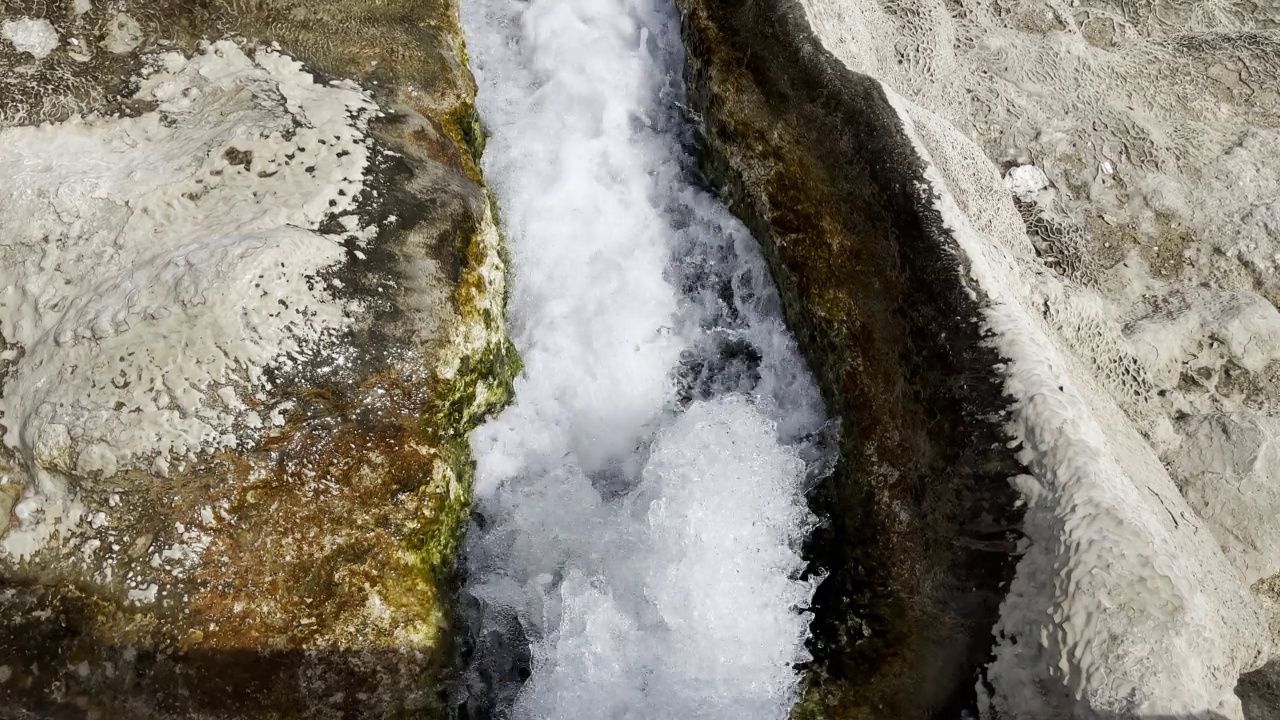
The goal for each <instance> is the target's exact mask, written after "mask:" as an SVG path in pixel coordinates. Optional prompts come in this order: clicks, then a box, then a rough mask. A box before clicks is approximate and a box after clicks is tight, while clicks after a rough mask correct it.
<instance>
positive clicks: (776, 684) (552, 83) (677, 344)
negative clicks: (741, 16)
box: [462, 0, 833, 720]
mask: <svg viewBox="0 0 1280 720" xmlns="http://www.w3.org/2000/svg"><path fill="white" fill-rule="evenodd" d="M462 5H463V7H462V14H463V24H464V27H465V30H466V34H467V39H468V48H469V52H470V55H471V60H472V63H473V70H474V72H475V74H476V78H477V82H478V83H479V86H480V94H479V100H478V102H479V107H480V113H481V117H482V119H483V121H484V124H485V126H486V131H487V132H488V134H489V141H488V145H487V149H486V152H485V161H484V162H485V171H486V174H487V177H488V180H489V182H490V184H491V185H492V187H493V189H494V191H495V192H496V194H497V198H498V204H499V210H500V214H501V217H502V221H503V226H504V230H505V233H506V238H507V242H508V244H509V247H510V252H511V262H512V267H513V278H512V286H511V297H510V300H509V305H510V311H509V317H508V327H509V330H510V332H511V335H512V337H513V339H514V341H515V343H516V345H517V346H518V347H519V349H520V352H521V354H522V355H523V357H524V361H525V371H524V374H523V375H522V376H521V378H520V379H519V380H518V382H517V384H516V397H515V400H514V402H513V404H512V405H511V406H510V407H509V408H507V410H506V411H504V412H503V413H502V414H501V415H499V416H498V417H496V418H494V419H492V420H491V421H490V422H488V423H487V424H486V425H484V426H483V427H481V428H479V429H478V430H477V431H476V432H475V434H474V435H473V436H472V439H471V440H472V447H473V450H474V453H475V456H476V461H477V466H478V467H477V482H476V497H475V513H474V516H473V518H474V522H473V525H472V527H471V529H470V533H469V537H468V541H467V547H466V572H467V576H468V580H467V585H466V588H465V592H464V601H465V602H466V604H467V605H468V608H469V612H470V616H471V617H470V622H471V623H472V628H471V643H470V647H469V648H468V653H469V661H468V662H469V665H470V667H469V671H468V682H467V689H466V697H464V699H463V700H462V703H463V706H464V709H465V713H466V715H467V716H469V717H471V718H481V717H492V718H537V719H543V718H565V719H566V720H585V719H588V718H673V719H674V718H693V717H697V718H726V719H733V720H740V719H743V718H752V719H755V718H784V717H786V715H787V713H788V711H789V709H790V706H791V704H792V702H793V701H794V697H795V691H796V687H797V682H798V675H797V673H796V670H795V668H794V666H795V664H796V663H799V662H802V661H804V660H805V659H806V657H807V656H806V653H805V649H804V641H805V638H806V636H807V624H808V617H807V616H806V615H805V614H803V612H802V611H803V609H804V608H805V606H806V605H807V604H808V602H809V600H810V598H811V597H812V594H813V590H814V587H815V585H816V583H817V582H818V581H817V579H814V578H804V577H803V570H804V563H803V561H802V560H801V558H800V554H799V548H800V544H801V542H802V541H803V539H804V537H805V535H806V534H807V533H808V532H809V530H810V529H811V528H812V526H813V522H814V519H813V517H812V515H811V514H810V513H809V511H808V509H807V507H806V504H805V499H804V493H805V490H806V489H807V488H808V487H810V486H811V484H812V482H813V481H814V479H815V478H816V477H817V476H818V475H819V474H820V473H821V471H822V469H823V468H825V467H827V466H828V465H829V464H830V459H831V458H830V452H829V451H828V450H827V449H826V448H828V447H833V444H832V443H831V442H830V441H829V439H828V441H826V442H824V441H823V438H824V436H825V430H824V428H826V427H827V423H826V417H825V415H824V411H823V408H822V403H821V400H820V397H819V395H818V392H817V388H816V386H815V384H814V381H813V379H812V377H811V376H810V375H809V373H808V370H807V369H806V367H805V365H804V362H803V360H802V359H801V358H800V356H799V354H798V352H797V350H796V347H795V344H794V342H793V340H792V338H791V337H790V335H789V334H788V333H787V330H786V328H785V327H784V326H783V324H782V321H781V310H780V306H779V302H778V298H777V295H776V292H775V290H774V288H773V285H772V281H771V280H770V278H769V274H768V270H767V267H766V266H765V263H764V261H763V259H762V258H761V256H760V253H759V250H758V248H757V246H756V244H755V241H754V240H753V239H752V237H751V236H750V234H749V233H748V232H747V231H746V230H745V229H744V228H743V226H742V225H741V224H740V223H738V222H737V221H736V220H735V219H734V218H733V217H732V216H731V215H730V214H729V213H728V211H727V210H725V208H724V207H723V206H722V205H720V204H719V202H718V201H717V200H716V199H715V198H714V197H713V196H712V195H710V194H708V193H707V192H706V190H705V189H704V188H703V187H701V186H700V184H699V182H698V180H697V177H696V175H695V173H694V172H693V162H692V159H691V157H690V156H689V153H688V149H687V148H688V147H689V145H690V141H691V130H692V128H691V126H690V124H689V122H688V119H687V118H686V117H684V116H683V114H682V113H681V111H680V108H681V107H682V99H683V87H682V85H681V79H680V78H681V68H682V62H683V58H682V50H681V48H680V36H679V22H678V17H677V15H676V11H675V9H674V7H673V6H672V5H671V4H670V2H669V1H668V0H527V1H525V0H515V1H513V0H463V3H462Z"/></svg>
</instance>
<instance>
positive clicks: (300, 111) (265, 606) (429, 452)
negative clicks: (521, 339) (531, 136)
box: [0, 0, 518, 718]
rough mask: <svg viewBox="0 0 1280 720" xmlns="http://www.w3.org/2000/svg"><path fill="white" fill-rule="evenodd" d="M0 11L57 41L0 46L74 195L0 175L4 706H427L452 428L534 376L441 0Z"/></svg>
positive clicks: (100, 709) (432, 689) (446, 564)
mask: <svg viewBox="0 0 1280 720" xmlns="http://www.w3.org/2000/svg"><path fill="white" fill-rule="evenodd" d="M0 20H5V21H9V20H15V21H17V20H23V21H26V20H34V21H48V24H49V25H51V26H52V28H53V31H54V32H55V33H56V34H57V38H58V44H57V45H55V46H53V47H52V48H50V49H49V52H48V53H47V54H45V55H44V56H43V57H40V56H38V55H39V54H33V53H31V52H29V51H27V52H22V51H20V50H19V48H18V47H17V44H15V43H6V42H0V143H10V144H8V145H6V148H8V149H9V150H10V151H11V156H10V158H9V159H10V160H13V161H14V162H15V163H16V164H15V165H14V166H13V167H18V168H20V167H22V164H23V163H24V162H26V163H27V166H28V167H29V166H30V162H33V161H39V162H46V163H50V164H49V165H48V167H49V168H51V169H50V170H48V171H46V172H55V171H56V172H57V173H58V177H66V178H68V181H67V182H65V183H60V184H55V185H53V186H49V187H46V185H48V183H45V184H43V185H42V184H41V183H42V182H43V181H42V180H41V178H44V177H48V176H47V175H42V176H36V175H31V176H29V177H28V180H29V182H28V181H21V182H19V180H21V178H23V177H24V176H23V175H22V173H21V171H20V170H19V171H18V174H16V175H15V174H13V172H12V171H11V172H10V173H8V174H7V181H8V182H9V185H8V186H7V187H0V193H6V194H9V195H11V196H12V197H11V198H10V199H11V202H9V203H6V207H5V208H4V209H0V261H3V262H4V265H3V266H0V275H2V276H3V279H4V282H3V285H4V286H5V291H4V292H5V294H4V295H3V296H0V314H3V316H4V317H5V318H7V320H6V321H4V324H3V326H2V327H0V329H2V330H3V335H4V337H3V347H0V350H2V351H3V353H2V354H0V381H2V382H3V383H4V385H3V386H2V387H3V390H2V391H0V392H2V393H3V395H2V397H3V401H4V403H5V405H4V407H5V413H6V415H5V416H4V417H0V424H3V425H4V427H5V432H6V437H5V443H4V445H3V447H2V448H0V510H4V513H3V515H4V518H3V519H2V522H3V527H4V533H5V534H4V536H3V537H0V545H2V546H3V553H0V702H2V703H3V704H2V705H0V716H4V717H49V716H67V717H103V718H127V717H175V718H179V717H180V718H196V717H208V718H214V717H363V716H370V717H387V716H389V715H396V714H398V713H410V712H419V711H428V712H429V711H430V710H431V709H432V708H435V707H438V705H439V703H440V702H441V696H442V692H443V687H442V685H441V683H440V673H441V672H442V671H443V670H445V669H447V668H448V667H449V665H450V664H451V663H452V652H453V651H452V648H451V647H450V643H449V633H448V632H447V630H448V626H449V622H450V617H449V608H448V602H447V599H448V596H449V593H450V592H451V575H452V570H453V563H454V554H455V550H456V547H457V543H458V541H459V539H460V534H461V532H462V529H463V528H464V527H465V524H466V514H467V508H468V505H469V498H470V482H471V460H470V458H469V455H468V447H467V442H466V433H467V432H468V431H469V430H470V428H472V427H474V425H475V424H476V423H477V422H478V421H479V419H480V418H481V417H482V416H483V415H484V414H486V413H487V412H489V411H490V410H492V409H494V408H495V407H497V406H498V405H500V404H501V403H502V402H504V401H505V398H506V397H507V394H508V393H509V388H510V379H511V377H512V375H513V374H514V373H515V371H516V369H517V367H518V360H517V358H516V357H515V355H514V352H513V351H512V349H511V347H510V345H509V343H508V342H507V340H506V337H505V335H504V332H503V329H502V314H503V313H502V303H503V294H504V277H503V275H504V262H503V259H502V256H501V252H500V242H499V237H498V234H497V229H496V226H495V224H494V219H493V216H492V212H491V208H490V202H489V197H488V192H487V190H486V189H485V188H484V186H483V185H482V183H481V182H480V178H479V174H478V170H477V164H476V163H477V158H478V153H479V151H480V147H479V142H480V138H479V134H478V128H477V126H476V124H475V116H474V110H473V108H472V97H473V95H474V85H473V83H472V81H471V78H470V75H469V74H468V72H467V70H466V68H465V52H464V50H463V47H462V39H461V35H460V32H459V29H458V26H457V8H456V6H455V4H454V3H453V2H451V1H449V0H440V1H439V2H390V3H364V2H354V3H352V2H331V3H330V2H319V3H316V2H265V3H252V4H239V3H222V2H214V3H205V4H191V3H179V2H172V3H166V2H161V3H119V2H117V3H111V4H109V5H108V4H105V3H89V2H83V1H81V0H77V1H76V2H70V1H68V2H66V3H44V2H31V3H24V2H18V3H8V4H6V5H5V6H4V9H3V10H0ZM39 24H40V26H41V27H44V25H45V24H44V23H39ZM22 27H27V25H23V26H22ZM227 37H232V38H235V42H234V43H232V42H228V41H225V40H222V41H220V42H218V43H216V44H214V45H209V44H202V43H203V42H204V41H215V40H219V39H221V38H227ZM36 40H40V41H41V42H42V43H43V44H42V45H41V52H43V49H44V48H45V47H47V46H48V45H49V44H50V43H49V41H48V38H47V37H41V38H36ZM23 42H26V43H27V44H28V45H29V44H30V42H35V40H32V39H30V38H26V37H25V36H24V38H23ZM272 48H274V50H273V49H272ZM188 58H190V59H188ZM298 62H300V63H302V64H301V65H299V64H297V63H298ZM200 63H204V64H203V65H201V64H200ZM231 65H234V66H235V67H236V68H239V69H238V70H236V71H235V72H231V71H228V70H227V68H228V67H230V66H231ZM192 69H194V72H188V71H190V70H192ZM184 72H186V73H187V74H186V75H184ZM308 72H310V73H315V74H316V77H315V78H314V79H313V78H311V77H309V76H307V75H306V73H308ZM237 73H238V74H237ZM281 77H288V78H289V79H288V81H287V82H280V78H281ZM339 78H341V79H343V80H342V81H340V82H339V81H338V80H337V79H339ZM351 81H354V83H356V84H353V83H352V82H351ZM335 92H341V93H345V95H343V97H344V98H346V99H345V100H343V101H342V102H339V103H337V104H336V105H335V103H333V102H329V100H331V99H332V97H331V95H332V93H335ZM306 98H325V99H326V100H325V102H322V103H319V104H315V103H313V104H312V105H307V102H310V101H308V100H306ZM334 107H337V108H338V109H337V110H333V108H334ZM86 113H87V114H89V116H90V119H89V120H86V121H79V120H75V118H77V117H78V116H80V115H81V114H86ZM218 118H224V119H226V120H225V123H224V124H223V125H219V124H218V122H217V119H218ZM40 122H51V123H55V124H54V125H48V126H45V127H43V128H40V129H39V130H36V129H35V128H32V127H30V126H32V125H34V124H36V123H40ZM344 128H345V129H344ZM331 131H332V135H331V136H330V134H329V133H330V132H331ZM344 133H346V134H344ZM18 139H22V140H24V141H26V142H23V143H18V142H16V140H18ZM60 140H61V141H63V143H64V145H65V146H66V147H72V146H71V145H70V144H67V143H69V142H70V141H71V140H74V141H77V142H82V143H83V151H82V152H80V155H79V157H81V158H91V159H94V160H95V161H99V162H101V163H102V168H106V169H105V170H103V171H102V172H99V171H98V169H97V168H95V167H90V166H88V165H86V167H85V168H84V172H83V173H77V171H76V170H75V169H74V167H71V168H70V169H69V167H68V166H69V164H71V163H74V162H75V161H76V156H74V155H72V154H70V151H68V156H67V158H59V157H57V156H56V155H55V154H52V153H53V152H54V151H53V150H52V149H47V148H54V149H56V148H57V147H58V143H59V141H60ZM308 144H309V145H311V147H305V146H306V145H308ZM12 152H19V153H20V154H19V155H17V156H12ZM21 153H25V154H21ZM42 153H43V154H42ZM130 153H133V154H130ZM140 153H141V154H140ZM33 159H34V160H33ZM130 163H133V164H132V165H131V164H130ZM121 168H127V169H128V170H127V171H123V170H121V171H120V173H123V174H120V173H117V174H114V175H113V174H112V173H116V171H117V170H120V169H121ZM299 168H301V170H302V173H299V172H298V169H299ZM14 178H17V179H18V180H14ZM77 179H80V180H83V181H84V182H93V183H97V186H96V187H95V188H89V190H88V191H87V192H86V193H84V194H82V195H74V192H79V189H80V188H81V187H82V185H83V183H82V184H81V185H77V184H76V181H77ZM308 182H312V185H308V184H307V183H308ZM24 183H25V184H24ZM113 183H114V184H113ZM149 183H150V184H149ZM122 184H123V187H122ZM313 185H314V188H313V189H312V190H306V192H303V190H305V189H306V188H312V187H313ZM188 186H190V187H189V188H188ZM68 188H71V190H68ZM179 190H182V192H178V191H179ZM68 192H73V195H68V194H67V193H68ZM308 193H310V194H308ZM68 198H70V199H68ZM201 203H205V204H204V205H203V206H202V205H201ZM211 207H212V209H211ZM121 212H123V213H124V215H121V216H120V217H117V215H118V214H119V213H121ZM5 213H10V214H5ZM42 213H43V214H42ZM11 215H14V216H11ZM18 215H21V216H18ZM242 217H243V218H244V220H243V221H241V220H239V218H242ZM192 218H202V219H201V220H200V222H198V223H192V228H191V229H190V230H189V231H184V232H187V233H188V234H187V235H185V236H183V237H181V238H175V239H174V240H172V241H170V240H168V239H164V238H166V236H165V233H166V232H167V231H168V230H170V229H172V228H175V227H184V226H183V225H182V223H184V222H189V221H191V220H192ZM33 228H36V229H33ZM146 228H152V230H148V232H154V233H157V235H155V236H154V237H156V238H159V239H158V240H156V241H155V242H154V243H153V248H152V254H151V255H148V254H147V253H144V252H141V250H140V248H141V247H142V246H141V245H137V244H136V243H137V242H140V241H139V240H137V238H140V237H142V236H141V235H139V233H140V232H141V231H142V230H144V229H146ZM103 231H110V232H113V233H118V234H116V235H114V236H113V237H114V238H115V239H114V241H112V240H111V239H110V238H106V239H105V240H104V236H103V235H102V232H103ZM170 242H172V245H166V244H165V243H170ZM40 243H45V247H44V249H43V250H41V249H40V245H39V244H40ZM170 247H171V248H172V249H171V250H170V249H169V248H170ZM37 251H39V252H37ZM165 253H168V254H165ZM291 253H292V254H291ZM42 257H43V258H44V259H43V260H42V259H41V258H42ZM254 263H256V264H254ZM277 266H278V268H277ZM226 267H230V268H231V270H229V271H228V272H230V273H233V274H234V276H227V274H226V273H223V272H221V271H220V268H226ZM296 267H301V268H305V269H304V270H297V271H296V272H295V270H294V268H296ZM254 272H257V275H256V277H255V276H254ZM88 278H93V280H92V284H90V285H86V286H85V288H84V289H80V284H84V283H85V282H89V280H87V279H88ZM60 283H62V285H59V284H60ZM77 283H80V284H77ZM60 287H65V288H69V289H67V290H59V289H58V288H60ZM73 291H75V292H73ZM59 293H61V295H60V294H59ZM76 293H79V294H76ZM259 293H261V297H266V298H267V299H268V300H270V301H271V303H277V304H279V305H280V306H281V308H282V310H277V311H276V312H275V313H274V314H271V313H268V312H267V311H266V310H263V309H262V308H263V307H266V306H264V305H263V303H262V302H260V301H259ZM61 296H65V297H66V298H67V299H66V301H60V300H58V298H59V297H61ZM112 298H118V299H119V302H118V303H116V304H115V305H111V306H110V307H107V301H110V300H111V299H112ZM148 303H151V304H150V305H148ZM86 308H87V310H86ZM175 315H176V316H178V317H179V320H174V317H175ZM280 316H284V317H288V318H290V319H289V321H288V322H284V323H283V324H281V325H276V324H273V323H275V320H274V319H273V318H277V317H280ZM182 320H189V322H183V321H182ZM322 326H323V327H322ZM273 328H274V329H273ZM313 331H314V332H313ZM239 332H243V333H245V335H244V337H245V338H246V341H245V343H243V344H241V345H237V346H235V347H229V346H223V347H221V348H220V349H218V350H212V351H211V350H208V348H209V347H212V346H210V345H209V343H210V342H221V341H222V339H223V338H225V337H238V335H237V333H239ZM184 333H185V334H184ZM202 343H203V344H202ZM246 348H247V349H246ZM250 350H252V352H250ZM210 352H212V354H211V355H210V354H209V353H210ZM198 353H204V354H198ZM114 368H118V369H120V370H121V371H122V372H121V373H120V375H119V376H118V377H117V378H116V379H115V380H114V381H111V380H110V378H111V377H112V376H111V375H110V374H109V373H107V374H103V373H104V372H105V371H107V370H112V369H114ZM194 368H201V370H200V372H201V373H203V375H202V376H200V377H198V378H197V377H194V375H193V373H194V370H193V369H194ZM77 371H79V372H80V376H79V377H83V378H85V379H84V381H83V387H81V386H80V385H76V384H75V383H76V382H80V381H78V380H76V377H77V376H76V375H75V373H77ZM42 373H43V375H42ZM45 376H47V377H48V380H43V381H39V380H33V378H40V377H45ZM103 379H106V380H108V381H111V382H113V383H114V384H113V385H112V388H105V386H103V385H102V383H101V382H99V380H103ZM143 379H145V380H146V383H147V385H146V387H141V388H140V389H138V390H137V392H133V391H132V390H131V388H135V387H139V386H136V385H134V384H133V383H135V381H141V380H143ZM68 383H70V385H68ZM72 387H76V388H79V389H78V390H74V391H73V390H71V389H69V388H72ZM42 388H43V389H42ZM148 388H149V389H150V391H149V390H148ZM151 391H154V392H151ZM77 393H79V394H77ZM131 423H132V424H131ZM131 427H133V428H137V427H141V428H146V432H145V433H141V434H139V433H134V434H133V435H127V434H125V435H122V434H120V433H119V432H116V430H114V429H113V428H126V429H127V428H131ZM37 529H39V532H37V531H36V530H37Z"/></svg>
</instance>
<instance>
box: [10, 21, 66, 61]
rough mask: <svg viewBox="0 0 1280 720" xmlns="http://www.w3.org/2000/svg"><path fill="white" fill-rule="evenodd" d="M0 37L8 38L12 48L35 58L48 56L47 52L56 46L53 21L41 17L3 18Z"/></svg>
mask: <svg viewBox="0 0 1280 720" xmlns="http://www.w3.org/2000/svg"><path fill="white" fill-rule="evenodd" d="M0 37H2V38H4V39H5V40H8V41H9V42H10V43H11V44H12V45H13V49H15V50H17V51H18V52H22V53H31V56H32V57H34V58H35V59H37V60H43V59H45V58H46V57H49V53H51V52H53V51H54V50H55V49H57V47H58V31H57V30H55V29H54V28H53V23H51V22H49V21H48V20H45V19H43V18H39V19H33V18H18V19H17V20H5V21H4V23H3V24H0Z"/></svg>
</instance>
